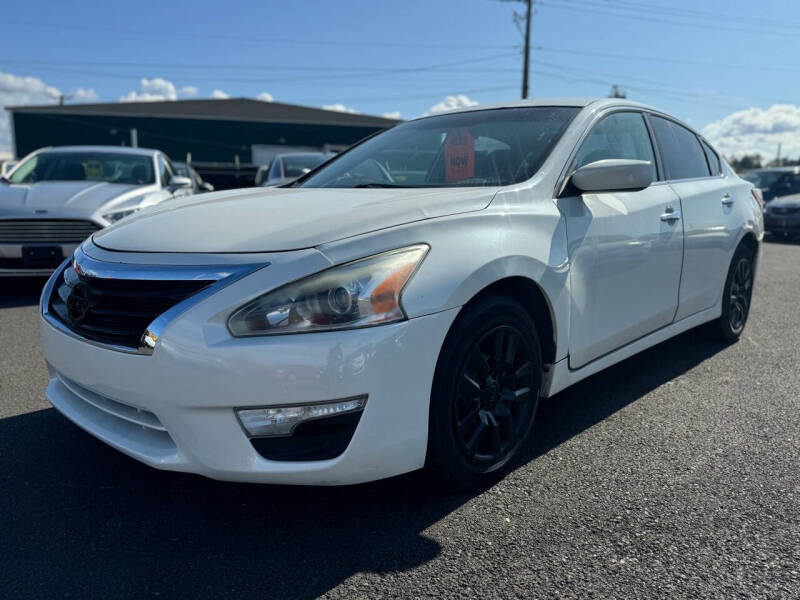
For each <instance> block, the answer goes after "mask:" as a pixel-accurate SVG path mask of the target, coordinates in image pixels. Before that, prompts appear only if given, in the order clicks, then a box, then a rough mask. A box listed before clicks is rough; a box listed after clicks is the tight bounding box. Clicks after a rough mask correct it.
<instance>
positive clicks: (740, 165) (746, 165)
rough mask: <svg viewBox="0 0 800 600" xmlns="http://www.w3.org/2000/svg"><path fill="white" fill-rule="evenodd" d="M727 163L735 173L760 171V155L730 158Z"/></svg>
mask: <svg viewBox="0 0 800 600" xmlns="http://www.w3.org/2000/svg"><path fill="white" fill-rule="evenodd" d="M728 163H729V164H730V165H731V167H733V170H734V171H736V172H737V173H741V172H743V171H749V170H750V169H760V168H761V166H762V163H761V155H760V154H745V155H744V156H742V157H741V158H731V159H730V160H728Z"/></svg>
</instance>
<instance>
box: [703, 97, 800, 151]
mask: <svg viewBox="0 0 800 600" xmlns="http://www.w3.org/2000/svg"><path fill="white" fill-rule="evenodd" d="M702 133H703V135H704V136H706V137H707V138H708V140H709V141H710V142H711V143H712V144H714V146H715V147H716V148H717V149H718V150H719V151H720V152H722V154H724V155H725V156H728V157H735V156H743V155H745V154H754V153H758V154H761V156H764V157H765V158H767V157H773V156H775V153H776V152H777V150H778V144H781V155H782V156H786V157H791V158H795V157H798V156H800V106H796V105H794V104H774V105H773V106H771V107H769V108H768V109H766V110H765V109H761V108H748V109H746V110H740V111H738V112H735V113H733V114H730V115H728V116H727V117H725V118H724V119H720V120H719V121H714V122H713V123H709V124H708V125H706V126H705V127H704V128H703V131H702Z"/></svg>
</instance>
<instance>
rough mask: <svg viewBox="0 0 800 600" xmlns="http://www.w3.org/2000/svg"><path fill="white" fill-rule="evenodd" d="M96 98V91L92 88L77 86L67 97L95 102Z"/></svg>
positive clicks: (78, 100)
mask: <svg viewBox="0 0 800 600" xmlns="http://www.w3.org/2000/svg"><path fill="white" fill-rule="evenodd" d="M97 98H98V96H97V92H95V91H94V88H82V87H79V88H78V89H76V90H75V91H74V92H72V93H71V94H69V99H70V100H71V101H73V102H97Z"/></svg>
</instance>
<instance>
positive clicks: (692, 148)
mask: <svg viewBox="0 0 800 600" xmlns="http://www.w3.org/2000/svg"><path fill="white" fill-rule="evenodd" d="M650 122H651V124H652V125H653V131H654V133H655V134H656V142H657V143H658V150H659V152H660V153H661V162H662V163H663V164H664V172H665V175H666V177H667V179H691V178H694V177H708V176H709V175H710V174H711V173H710V171H709V169H708V164H707V163H706V156H705V153H704V152H703V148H702V147H701V146H700V141H699V140H698V139H697V136H696V135H695V134H694V133H692V132H691V131H689V130H688V129H686V128H685V127H682V126H681V125H678V124H677V123H675V122H673V121H670V120H668V119H663V118H661V117H656V116H655V115H653V116H651V117H650Z"/></svg>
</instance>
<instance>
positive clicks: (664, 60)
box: [533, 46, 800, 73]
mask: <svg viewBox="0 0 800 600" xmlns="http://www.w3.org/2000/svg"><path fill="white" fill-rule="evenodd" d="M533 49H534V50H535V51H536V52H555V53H561V54H577V55H583V56H597V57H600V58H615V59H620V60H633V61H642V62H648V63H653V62H661V63H673V64H677V65H690V66H696V67H712V68H715V69H736V70H737V71H740V70H742V69H746V70H754V71H776V72H782V73H798V72H800V68H797V67H780V66H774V65H742V64H733V63H718V62H707V61H700V60H689V59H683V58H666V57H663V56H642V55H639V54H637V55H632V54H614V53H611V52H596V51H594V50H575V49H573V48H553V47H548V46H534V47H533Z"/></svg>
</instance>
